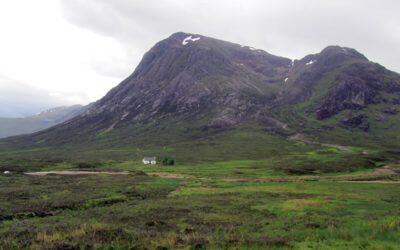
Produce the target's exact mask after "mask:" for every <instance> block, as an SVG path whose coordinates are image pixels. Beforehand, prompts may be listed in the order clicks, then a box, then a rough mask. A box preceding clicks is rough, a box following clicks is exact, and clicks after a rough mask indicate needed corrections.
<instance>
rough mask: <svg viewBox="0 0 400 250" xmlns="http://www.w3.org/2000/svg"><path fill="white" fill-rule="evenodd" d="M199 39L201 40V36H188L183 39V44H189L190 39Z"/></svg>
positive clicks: (194, 40) (193, 40)
mask: <svg viewBox="0 0 400 250" xmlns="http://www.w3.org/2000/svg"><path fill="white" fill-rule="evenodd" d="M197 40H200V37H196V38H192V36H188V37H186V38H185V39H183V41H182V45H186V44H188V43H189V41H192V42H196V41H197Z"/></svg>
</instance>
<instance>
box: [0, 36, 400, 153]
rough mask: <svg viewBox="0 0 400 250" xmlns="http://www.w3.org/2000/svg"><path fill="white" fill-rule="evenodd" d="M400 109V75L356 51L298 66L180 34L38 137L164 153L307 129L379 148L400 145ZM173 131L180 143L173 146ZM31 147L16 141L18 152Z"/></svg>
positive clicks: (323, 55) (332, 52) (337, 51)
mask: <svg viewBox="0 0 400 250" xmlns="http://www.w3.org/2000/svg"><path fill="white" fill-rule="evenodd" d="M399 103H400V77H399V74H397V73H395V72H392V71H389V70H387V69H386V68H384V67H383V66H381V65H379V64H376V63H373V62H370V61H369V60H368V59H367V57H365V56H364V55H362V54H361V53H359V52H358V51H356V50H355V49H351V48H346V47H340V46H328V47H326V48H325V49H323V50H322V51H321V52H320V53H316V54H311V55H307V56H305V57H303V58H302V59H300V60H294V61H292V60H291V59H288V58H284V57H279V56H274V55H272V54H269V53H268V52H265V51H263V50H258V49H255V48H252V47H249V46H243V45H240V44H235V43H231V42H226V41H222V40H217V39H213V38H209V37H205V36H202V35H197V34H190V33H183V32H178V33H174V34H172V35H171V36H170V37H168V38H166V39H164V40H162V41H160V42H158V43H157V44H156V45H155V46H154V47H152V48H151V49H150V50H149V51H148V52H147V53H146V54H145V55H144V56H143V59H142V61H141V62H140V63H139V65H138V66H137V67H136V69H135V70H134V71H133V73H132V74H131V75H130V76H129V77H128V78H126V79H125V80H124V81H122V82H121V83H120V84H119V85H118V86H116V87H114V88H113V89H111V90H110V91H109V92H108V93H107V94H106V95H105V96H104V97H103V98H102V99H100V100H99V101H97V102H95V103H94V104H93V106H91V107H90V108H89V109H88V110H87V111H85V112H84V113H82V114H81V115H79V116H77V117H75V118H73V119H71V120H69V121H66V122H64V123H62V124H60V125H57V126H55V127H53V128H50V129H48V130H45V131H41V132H38V133H35V134H34V135H32V136H30V138H29V140H30V141H36V142H37V141H42V140H45V141H46V143H45V144H43V145H53V146H55V145H57V146H62V145H68V144H71V145H77V144H80V143H81V142H82V143H83V142H85V143H86V144H87V145H91V146H93V147H96V148H97V147H101V146H100V145H101V144H102V143H104V142H105V141H107V143H112V144H113V145H114V146H113V147H118V146H120V145H135V143H137V145H139V144H140V145H147V144H148V145H150V144H152V145H158V146H160V145H167V144H168V143H171V142H172V141H174V140H177V141H185V140H188V139H189V138H191V139H193V138H202V137H203V136H208V133H210V132H209V131H224V130H227V129H232V128H235V127H237V126H241V124H246V123H253V124H255V126H256V127H257V128H259V129H262V130H266V131H273V132H271V133H273V134H274V133H276V131H278V135H280V136H283V138H287V136H288V135H293V134H295V133H297V132H302V133H303V134H305V135H307V136H311V137H314V139H315V140H317V141H318V140H322V141H324V142H331V141H334V142H335V140H340V141H339V142H341V143H345V144H354V145H357V144H362V143H364V142H362V139H360V136H364V137H365V140H366V141H368V143H371V145H372V143H373V141H376V140H377V141H379V143H381V142H382V143H387V142H391V145H392V144H393V143H394V145H395V140H396V139H397V138H398V136H397V135H396V136H393V134H396V133H397V128H396V127H395V126H394V125H393V124H396V122H398V121H399V116H398V110H400V107H399V106H398V105H399ZM378 116H379V117H381V118H382V119H380V120H379V121H378V119H377V117H378ZM279 123H285V124H287V127H288V129H287V130H286V131H282V130H281V126H279ZM166 130H168V131H171V134H174V137H176V138H172V139H168V138H167V137H168V136H167V135H165V134H164V133H165V131H166ZM173 131H174V132H173ZM279 131H280V132H279ZM366 133H368V134H366ZM154 134H156V137H157V138H158V137H159V138H163V139H162V140H161V139H160V140H161V141H158V140H157V139H155V137H154ZM105 138H108V139H105ZM178 138H180V139H178ZM387 138H388V140H387ZM24 140H26V138H23V137H20V138H17V139H13V141H12V142H11V143H9V144H10V145H15V148H18V147H20V146H18V145H21V143H22V142H23V141H24ZM5 144H7V142H6V143H5ZM96 145H97V146H96ZM27 146H30V147H35V144H34V143H33V144H28V145H27ZM0 147H1V145H0Z"/></svg>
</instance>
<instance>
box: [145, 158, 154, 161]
mask: <svg viewBox="0 0 400 250" xmlns="http://www.w3.org/2000/svg"><path fill="white" fill-rule="evenodd" d="M143 160H144V161H155V160H156V157H144V158H143Z"/></svg>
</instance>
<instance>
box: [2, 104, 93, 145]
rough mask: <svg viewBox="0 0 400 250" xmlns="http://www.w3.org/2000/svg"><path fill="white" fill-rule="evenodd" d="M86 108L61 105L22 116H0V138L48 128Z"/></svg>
mask: <svg viewBox="0 0 400 250" xmlns="http://www.w3.org/2000/svg"><path fill="white" fill-rule="evenodd" d="M87 108H88V106H82V105H73V106H69V107H66V106H62V107H56V108H52V109H49V110H46V111H43V112H41V113H39V114H37V115H33V116H28V117H24V118H4V117H0V138H4V137H9V136H14V135H22V134H30V133H33V132H37V131H40V130H42V129H46V128H49V127H51V126H54V125H56V124H59V123H62V122H64V121H66V120H69V119H71V118H73V117H75V116H77V115H79V114H81V113H82V112H84V111H85V110H86V109H87Z"/></svg>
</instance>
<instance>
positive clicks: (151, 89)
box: [85, 33, 291, 126]
mask: <svg viewBox="0 0 400 250" xmlns="http://www.w3.org/2000/svg"><path fill="white" fill-rule="evenodd" d="M190 35H191V34H185V33H176V34H173V35H172V36H171V37H169V38H168V39H166V40H163V41H161V42H159V43H158V44H156V45H155V46H154V47H153V48H152V49H151V50H150V51H149V52H147V53H146V54H145V56H144V57H143V60H142V62H141V63H140V64H139V66H138V67H137V69H136V70H135V72H134V73H133V74H132V75H131V76H130V77H128V78H127V79H126V80H125V81H123V82H122V83H121V84H120V85H119V86H118V87H116V88H114V89H113V90H111V91H110V92H109V93H108V94H107V95H106V96H105V97H104V98H103V99H101V100H100V101H99V102H97V103H96V104H95V105H94V107H93V108H92V109H90V110H89V111H88V112H86V113H85V116H87V117H95V116H97V115H99V114H102V115H105V114H109V116H113V117H114V116H119V117H124V120H125V121H138V120H146V119H151V118H154V117H158V118H160V117H166V116H170V115H172V114H182V113H189V112H200V113H201V112H206V111H207V112H211V111H212V110H214V111H215V112H216V117H215V120H213V121H211V123H210V126H225V125H231V124H235V123H237V122H239V121H241V120H243V119H244V118H245V117H246V116H247V115H248V114H250V113H254V112H255V111H256V110H257V109H261V108H263V107H264V106H265V104H266V102H267V101H268V99H269V98H273V94H271V92H272V93H273V92H278V88H279V86H275V87H274V85H278V84H276V82H278V81H281V80H282V79H284V77H285V75H286V74H287V72H288V71H289V65H290V62H291V60H290V59H286V58H282V57H277V56H273V55H270V54H268V53H267V52H265V51H262V50H255V49H251V48H249V47H245V46H240V45H238V44H233V43H229V42H224V41H220V40H216V39H212V38H208V37H204V36H200V35H191V36H192V38H200V39H198V40H194V39H193V40H188V42H187V44H185V45H183V43H182V41H184V40H185V38H187V37H189V36H190ZM268 87H270V89H268ZM274 88H275V89H274ZM111 114H112V115H111ZM117 126H118V125H117Z"/></svg>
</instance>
